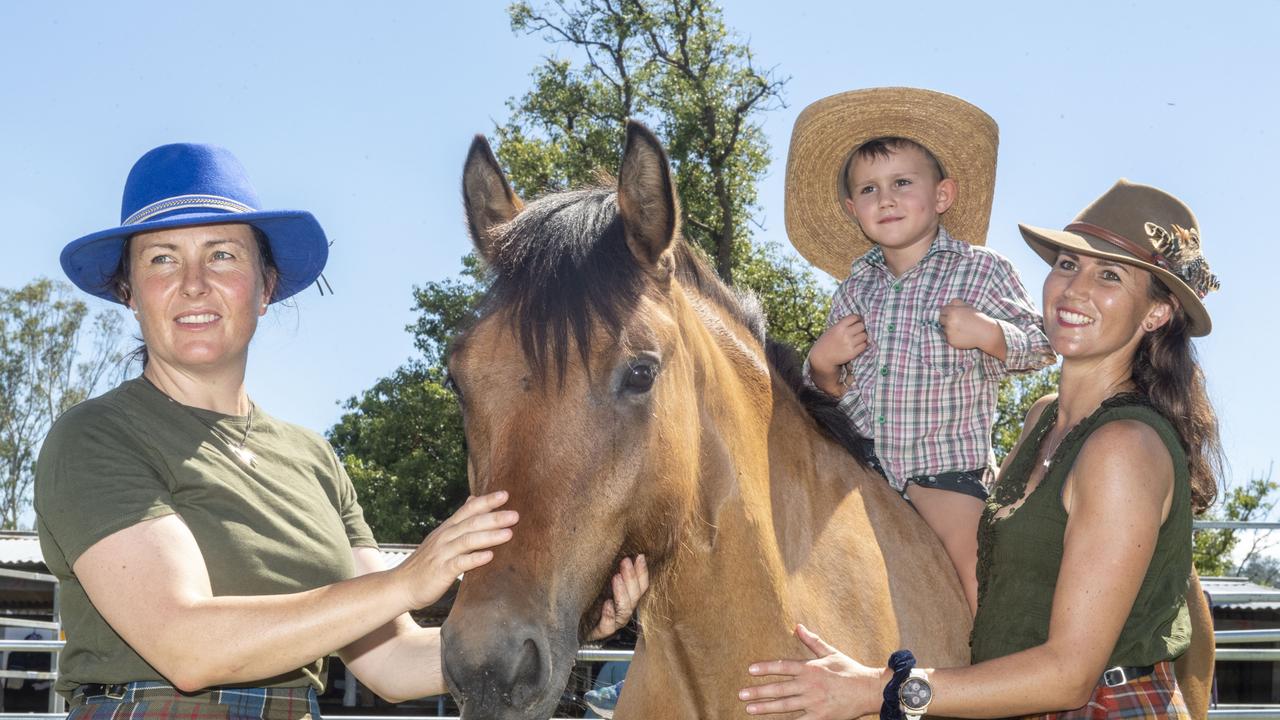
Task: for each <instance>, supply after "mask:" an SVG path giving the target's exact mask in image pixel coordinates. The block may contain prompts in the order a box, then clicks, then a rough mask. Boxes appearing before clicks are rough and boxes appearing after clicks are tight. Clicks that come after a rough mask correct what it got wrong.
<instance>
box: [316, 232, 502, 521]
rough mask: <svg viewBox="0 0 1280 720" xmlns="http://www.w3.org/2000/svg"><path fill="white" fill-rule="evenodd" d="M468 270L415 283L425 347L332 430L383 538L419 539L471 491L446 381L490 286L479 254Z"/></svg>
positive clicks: (417, 337)
mask: <svg viewBox="0 0 1280 720" xmlns="http://www.w3.org/2000/svg"><path fill="white" fill-rule="evenodd" d="M463 262H464V265H465V267H466V269H465V270H464V274H463V276H462V277H460V278H456V279H455V278H450V279H447V280H444V281H442V282H429V283H426V284H425V285H423V286H422V287H419V288H416V289H415V290H414V302H415V306H416V309H417V310H418V313H419V316H418V319H417V321H416V322H415V323H414V324H413V325H410V326H409V327H407V328H405V329H406V330H408V331H409V332H410V333H412V334H413V336H414V346H415V347H417V348H418V350H419V351H420V352H421V353H422V357H421V358H419V359H415V360H413V361H411V362H409V363H408V364H406V365H405V366H404V367H401V368H400V369H398V370H396V371H395V372H394V373H392V374H391V375H390V376H389V377H385V378H382V379H380V380H378V382H377V383H375V384H374V386H373V387H372V388H370V389H368V390H365V391H364V392H363V393H361V394H360V396H359V397H353V398H350V399H348V400H347V401H346V403H345V404H344V405H343V407H344V408H345V409H346V410H347V412H346V413H344V414H343V416H342V418H341V419H340V420H339V421H338V424H337V425H335V426H334V427H333V428H332V429H330V430H329V433H328V436H329V441H330V442H331V443H333V445H334V448H335V449H336V450H337V452H338V456H339V457H341V458H342V462H343V465H344V466H345V467H346V470H347V474H348V475H350V476H351V482H352V484H353V485H354V486H355V488H356V492H357V493H358V494H359V497H360V502H361V505H362V506H363V508H364V513H365V519H366V520H367V521H368V522H369V525H370V527H371V528H372V529H373V533H374V537H376V538H378V539H379V540H380V541H382V542H404V543H412V542H419V541H421V540H422V538H423V537H424V536H425V535H426V533H428V532H430V531H431V530H432V529H433V528H434V527H436V526H437V525H438V524H440V523H441V522H442V521H444V520H445V518H447V517H448V516H449V513H451V512H452V511H453V510H454V509H456V508H457V507H458V506H459V505H461V504H462V502H463V501H464V500H466V497H467V455H466V439H465V437H464V435H463V431H462V415H461V413H460V412H459V410H458V403H457V400H456V398H454V396H453V394H452V393H451V392H450V391H449V390H448V389H446V387H445V374H446V371H445V366H444V361H445V353H446V351H447V349H448V346H449V343H450V342H451V341H452V340H453V337H454V335H456V334H457V332H458V331H459V329H461V328H462V327H465V325H466V321H467V318H468V317H469V315H470V313H471V312H472V310H473V309H474V308H475V305H476V303H477V301H478V299H479V297H480V296H481V294H482V292H483V284H482V283H481V281H480V270H479V265H478V263H477V262H476V260H475V258H474V256H470V255H468V256H467V257H466V258H464V260H463Z"/></svg>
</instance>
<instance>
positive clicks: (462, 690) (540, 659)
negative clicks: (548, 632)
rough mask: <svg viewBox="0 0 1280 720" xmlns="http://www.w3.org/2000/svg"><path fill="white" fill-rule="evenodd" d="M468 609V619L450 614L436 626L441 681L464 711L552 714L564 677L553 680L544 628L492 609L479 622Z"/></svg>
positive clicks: (512, 718) (510, 719)
mask: <svg viewBox="0 0 1280 720" xmlns="http://www.w3.org/2000/svg"><path fill="white" fill-rule="evenodd" d="M468 615H471V616H472V617H471V619H470V620H463V619H461V618H452V617H451V618H450V619H449V620H446V621H445V624H444V626H443V627H442V628H441V631H440V632H441V649H442V659H443V662H444V668H443V670H444V678H445V682H446V683H448V685H449V691H450V692H451V693H453V696H454V698H455V699H456V700H457V701H458V704H459V705H460V706H461V708H462V717H463V718H468V719H475V720H479V719H480V718H484V719H485V720H489V719H490V718H492V719H493V720H535V719H538V718H548V717H550V716H551V715H552V714H553V713H554V712H555V709H556V703H557V701H558V700H559V699H560V694H561V690H562V689H563V685H564V682H563V680H561V681H560V683H559V684H557V683H555V682H553V672H552V669H553V668H552V665H553V655H554V653H553V652H552V649H551V647H550V645H551V643H550V642H549V641H548V639H547V638H546V637H545V635H544V634H543V630H542V629H540V628H538V627H536V626H532V625H526V624H525V623H522V622H520V621H518V620H515V619H513V618H511V617H510V616H507V617H504V618H498V617H497V616H496V615H490V618H489V619H490V620H492V621H491V622H483V621H480V620H481V619H480V618H477V617H474V615H475V613H468ZM477 621H479V622H477ZM572 653H573V651H572V650H570V652H569V657H570V662H572Z"/></svg>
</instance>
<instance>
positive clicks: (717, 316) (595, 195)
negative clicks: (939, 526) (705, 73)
mask: <svg viewBox="0 0 1280 720" xmlns="http://www.w3.org/2000/svg"><path fill="white" fill-rule="evenodd" d="M463 191H464V197H465V201H466V208H467V217H468V221H469V224H470V229H471V233H472V237H473V239H474V241H475V244H476V248H477V250H478V251H479V252H480V254H481V255H482V256H483V257H484V258H485V260H486V262H487V263H488V265H489V267H490V269H491V271H492V278H493V284H492V287H491V290H490V293H489V296H488V298H487V300H486V303H485V305H484V308H483V311H482V313H481V316H480V318H479V319H478V321H477V322H476V324H475V325H474V326H473V327H472V328H471V329H470V330H469V331H468V332H467V333H466V334H465V336H463V337H462V338H460V339H459V340H458V341H456V342H455V345H454V347H453V349H452V350H451V353H450V358H449V366H450V373H451V375H452V377H453V380H454V383H455V385H456V387H457V389H458V392H459V399H460V402H461V404H462V407H463V413H464V418H465V425H466V434H467V441H468V447H469V452H470V468H471V484H472V490H473V492H476V493H480V492H489V491H492V490H496V489H505V490H507V491H508V492H509V493H510V500H509V502H508V507H511V508H513V509H516V510H519V511H520V514H521V521H520V524H519V526H518V528H517V530H516V535H515V539H514V540H512V541H511V542H510V543H508V544H506V545H503V546H501V547H499V548H497V550H496V552H495V555H494V559H493V561H492V562H491V563H490V564H488V565H486V566H485V567H483V568H480V569H478V570H476V571H473V572H470V573H468V574H467V576H466V579H465V580H464V581H463V583H462V584H461V589H460V591H459V593H458V596H457V599H456V601H455V603H454V606H453V611H452V613H451V614H450V616H449V619H448V620H447V621H446V623H445V625H444V628H443V643H444V665H445V676H446V679H447V680H448V682H449V686H450V689H451V690H452V692H453V693H454V695H455V697H457V698H458V700H459V702H460V703H461V705H462V708H463V717H466V718H546V717H548V716H549V715H550V714H551V713H552V712H553V711H554V709H555V706H556V702H557V700H558V698H559V697H560V693H561V689H562V688H563V687H564V686H565V683H566V681H567V678H568V675H569V672H570V670H571V668H572V666H573V664H574V655H575V652H576V651H577V649H578V647H579V643H580V638H581V637H582V635H583V634H584V633H585V632H586V630H588V629H589V628H590V626H591V625H592V624H593V623H594V620H595V618H596V617H597V615H598V612H599V607H600V604H601V603H602V602H603V600H604V598H605V594H606V593H607V592H608V587H607V586H608V580H609V577H610V575H611V573H612V571H613V568H614V567H616V565H617V562H618V560H619V558H621V557H622V556H625V555H633V554H636V553H644V554H645V555H646V557H647V558H648V560H649V565H650V568H651V575H652V577H653V587H652V589H651V591H650V592H649V595H648V596H647V597H646V598H645V600H644V602H643V603H642V606H641V608H640V617H641V621H642V625H643V628H644V632H643V636H642V638H641V642H640V645H639V646H638V647H637V651H636V656H635V659H634V661H633V663H632V665H631V668H630V670H629V672H628V675H627V685H626V692H625V693H624V694H623V695H622V701H621V703H620V705H619V707H618V710H617V715H616V717H618V718H644V719H646V720H648V719H656V718H664V719H665V718H726V717H744V716H745V713H744V711H743V708H742V703H741V702H740V701H739V700H738V699H737V695H736V691H737V689H738V688H739V687H741V686H743V685H744V684H746V683H747V682H748V678H747V676H746V673H745V668H746V667H747V665H748V664H749V663H750V662H751V661H754V660H759V659H762V658H772V657H783V656H797V657H799V656H802V655H803V653H804V652H805V650H804V648H803V647H802V646H801V645H800V644H799V643H798V641H796V640H795V638H794V636H793V635H792V628H793V626H794V624H795V623H796V622H804V623H806V624H808V625H809V626H810V627H812V628H814V629H815V630H817V631H818V632H820V633H822V634H823V635H824V636H825V637H826V639H827V640H828V641H830V642H832V643H833V644H835V645H837V646H838V647H840V648H842V649H843V650H845V651H846V652H848V653H849V654H850V655H852V656H853V657H856V658H858V659H860V660H862V661H864V662H871V663H875V662H883V661H884V660H885V659H886V658H887V657H888V655H889V653H890V652H892V651H893V650H895V649H897V648H900V647H908V648H911V649H912V650H913V651H915V653H916V654H917V656H918V657H919V658H920V660H921V662H922V663H924V664H926V665H941V666H947V665H959V664H964V663H966V662H967V661H968V655H969V653H968V645H967V637H968V632H969V627H970V618H969V613H968V610H967V604H966V602H965V600H964V597H963V595H962V594H961V591H960V586H959V583H958V581H957V580H956V577H955V571H954V570H953V568H952V566H951V563H950V561H949V560H948V559H947V557H946V554H945V553H944V552H943V549H942V547H941V545H940V544H939V542H938V541H937V539H936V538H935V537H934V535H933V534H932V533H931V532H930V531H929V529H928V528H927V527H926V526H925V525H924V523H923V522H921V521H920V519H919V518H918V517H917V516H916V515H915V513H914V512H913V511H912V510H911V509H910V507H909V506H908V505H907V504H906V503H904V502H903V501H902V500H901V498H899V497H898V496H897V495H895V494H894V493H893V491H892V490H891V489H890V488H889V486H888V485H887V484H886V483H885V482H884V480H883V479H881V478H880V477H879V476H878V475H877V474H875V473H874V472H873V471H870V470H868V469H867V467H866V466H865V464H864V463H863V462H862V460H861V459H860V456H859V452H860V451H859V447H860V445H859V439H858V438H857V436H856V435H854V434H853V433H852V431H851V430H850V429H849V427H848V424H847V422H846V421H845V419H844V417H843V415H841V414H840V413H839V411H838V410H837V409H836V408H835V406H834V403H833V401H832V400H831V399H830V398H828V397H827V396H825V395H823V394H821V393H818V392H816V391H812V390H809V389H806V388H804V387H803V386H802V385H801V383H800V382H799V377H798V376H799V372H798V368H797V367H796V362H795V361H794V356H793V355H790V354H787V353H784V352H780V351H779V350H778V349H777V348H775V347H774V346H772V345H771V344H770V343H767V342H766V340H765V338H764V332H763V320H762V317H761V315H760V311H759V308H758V306H757V305H756V303H755V302H754V301H753V300H751V299H750V298H747V297H741V296H737V295H735V294H734V293H733V292H732V291H730V290H729V289H728V288H726V287H725V286H724V285H722V284H721V283H720V282H719V281H718V280H717V279H716V278H715V276H714V274H713V273H712V272H710V271H709V270H708V269H707V267H706V265H705V264H704V263H703V262H702V261H701V260H700V259H699V258H698V256H697V255H696V254H695V253H694V252H693V251H691V250H690V248H689V247H688V246H687V245H686V244H685V242H684V241H683V240H682V238H681V237H680V231H679V214H680V211H679V206H678V202H677V199H676V196H675V192H674V187H673V183H672V178H671V171H670V168H669V165H668V162H667V158H666V155H665V153H664V152H663V150H662V148H661V146H660V144H659V143H658V141H657V139H656V138H655V137H654V136H653V135H652V134H651V133H650V132H649V131H648V130H646V129H644V128H643V127H642V126H640V125H638V124H634V123H632V124H629V125H628V128H627V145H626V151H625V154H624V157H623V160H622V166H621V170H620V172H619V179H618V185H617V188H616V190H615V189H605V188H598V189H588V190H580V191H574V192H567V193H559V194H555V195H551V196H548V197H545V198H542V199H540V200H537V201H535V202H533V203H530V204H529V205H528V206H527V207H525V206H524V205H523V203H522V202H521V201H520V200H519V199H518V198H517V197H516V196H515V195H514V193H513V192H512V191H511V188H510V186H509V184H508V183H507V181H506V179H505V178H504V176H503V174H502V171H501V169H500V168H499V166H498V163H497V160H496V159H495V158H494V156H493V153H492V151H491V150H490V149H489V145H488V143H487V142H485V140H484V138H482V137H478V138H477V139H476V141H475V143H473V145H472V147H471V151H470V153H469V154H468V158H467V164H466V169H465V171H464V178H463Z"/></svg>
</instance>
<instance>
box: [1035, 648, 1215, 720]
mask: <svg viewBox="0 0 1280 720" xmlns="http://www.w3.org/2000/svg"><path fill="white" fill-rule="evenodd" d="M1118 718H1135V719H1138V718H1176V719H1177V720H1191V714H1190V713H1188V712H1187V705H1186V703H1184V702H1183V700H1182V691H1181V690H1179V689H1178V681H1177V679H1176V678H1174V676H1173V663H1171V662H1169V661H1165V662H1161V663H1156V665H1155V672H1153V673H1151V674H1150V675H1147V676H1146V677H1141V678H1138V679H1137V680H1130V681H1129V682H1127V683H1125V684H1123V685H1120V686H1118V687H1107V686H1106V685H1103V684H1102V683H1099V684H1098V687H1096V688H1094V689H1093V695H1091V696H1089V702H1087V703H1085V704H1084V706H1083V707H1079V708H1076V709H1075V710H1066V711H1063V712H1055V713H1045V714H1043V715H1032V716H1029V717H1028V718H1027V720H1118Z"/></svg>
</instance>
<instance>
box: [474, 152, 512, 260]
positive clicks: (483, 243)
mask: <svg viewBox="0 0 1280 720" xmlns="http://www.w3.org/2000/svg"><path fill="white" fill-rule="evenodd" d="M462 200H463V202H464V203H466V208H467V225H468V227H470V229H471V241H472V242H473V243H475V246H476V250H477V251H479V253H480V256H481V257H483V258H484V259H485V261H486V262H493V258H494V254H495V248H494V246H493V228H494V227H496V226H498V225H501V224H502V223H505V222H507V221H509V220H511V218H513V217H515V216H516V214H517V213H519V212H520V209H521V208H523V207H524V203H522V202H520V198H518V197H516V194H515V192H513V191H512V190H511V185H510V184H509V183H508V182H507V178H506V176H505V175H503V174H502V167H501V166H499V165H498V158H497V157H495V156H494V154H493V150H492V149H491V148H490V147H489V141H488V140H486V139H485V138H484V135H476V139H475V140H472V141H471V150H469V151H468V152H467V164H466V166H465V167H463V170H462Z"/></svg>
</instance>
